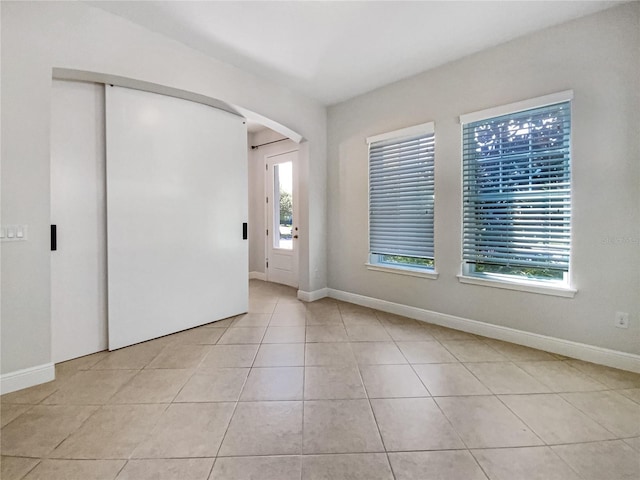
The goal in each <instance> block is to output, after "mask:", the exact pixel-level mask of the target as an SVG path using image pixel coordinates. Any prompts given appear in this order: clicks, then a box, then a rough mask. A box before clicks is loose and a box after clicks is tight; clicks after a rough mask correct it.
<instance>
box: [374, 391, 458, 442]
mask: <svg viewBox="0 0 640 480" xmlns="http://www.w3.org/2000/svg"><path fill="white" fill-rule="evenodd" d="M371 406H372V407H373V412H374V414H375V416H376V420H377V422H378V426H379V427H380V433H381V434H382V441H383V442H384V446H385V448H386V450H387V451H409V450H448V449H460V448H465V446H464V444H463V443H462V441H461V440H460V437H459V436H458V434H457V433H456V432H455V431H454V430H453V428H452V427H451V425H450V424H449V422H448V421H447V419H446V418H445V416H444V415H443V414H442V412H441V411H440V409H439V408H438V406H437V405H436V404H435V403H434V401H433V400H432V399H431V398H390V399H378V400H371Z"/></svg>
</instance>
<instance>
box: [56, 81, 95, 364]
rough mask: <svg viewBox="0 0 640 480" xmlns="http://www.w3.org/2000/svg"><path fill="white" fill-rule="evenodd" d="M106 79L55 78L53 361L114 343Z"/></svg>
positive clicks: (79, 354) (61, 360)
mask: <svg viewBox="0 0 640 480" xmlns="http://www.w3.org/2000/svg"><path fill="white" fill-rule="evenodd" d="M104 169H105V156H104V85H98V84H93V83H83V82H71V81H60V80H54V81H53V84H52V95H51V223H52V224H55V225H57V227H58V249H57V250H56V251H55V252H51V344H52V360H53V362H55V363H58V362H63V361H65V360H69V359H72V358H76V357H81V356H83V355H87V354H90V353H95V352H99V351H101V350H105V349H106V348H107V258H106V248H107V247H106V235H107V233H106V212H105V191H104V183H105V171H104Z"/></svg>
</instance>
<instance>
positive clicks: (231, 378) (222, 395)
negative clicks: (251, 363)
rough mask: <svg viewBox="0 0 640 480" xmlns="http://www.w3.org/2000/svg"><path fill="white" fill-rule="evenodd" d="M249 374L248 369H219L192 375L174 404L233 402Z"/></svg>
mask: <svg viewBox="0 0 640 480" xmlns="http://www.w3.org/2000/svg"><path fill="white" fill-rule="evenodd" d="M248 374H249V369H248V368H219V369H217V370H210V371H208V373H207V374H206V375H205V374H199V373H197V374H195V375H193V376H192V377H191V378H190V379H189V381H188V382H187V384H186V385H185V386H184V387H183V388H182V390H181V391H180V393H179V394H178V396H177V397H176V399H175V400H174V401H175V402H180V403H181V402H185V403H197V402H235V401H237V400H238V398H239V397H240V392H241V391H242V387H243V386H244V382H245V381H246V379H247V375H248Z"/></svg>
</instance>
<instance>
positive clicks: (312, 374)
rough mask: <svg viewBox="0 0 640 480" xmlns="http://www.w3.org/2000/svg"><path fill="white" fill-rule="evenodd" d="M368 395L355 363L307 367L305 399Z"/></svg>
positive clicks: (362, 396) (363, 396)
mask: <svg viewBox="0 0 640 480" xmlns="http://www.w3.org/2000/svg"><path fill="white" fill-rule="evenodd" d="M366 397H367V395H366V393H365V391H364V387H363V386H362V380H361V379H360V373H359V372H358V367H357V366H355V365H325V366H316V367H306V368H305V375H304V398H305V400H326V399H338V398H366Z"/></svg>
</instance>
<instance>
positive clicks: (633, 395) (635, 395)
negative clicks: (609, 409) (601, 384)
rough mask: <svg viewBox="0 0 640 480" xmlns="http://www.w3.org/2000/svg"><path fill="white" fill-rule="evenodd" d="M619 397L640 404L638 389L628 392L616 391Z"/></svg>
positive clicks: (639, 390)
mask: <svg viewBox="0 0 640 480" xmlns="http://www.w3.org/2000/svg"><path fill="white" fill-rule="evenodd" d="M618 393H619V394H620V395H624V396H625V397H627V398H630V399H631V400H633V401H634V402H636V403H640V388H630V389H628V390H618Z"/></svg>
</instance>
